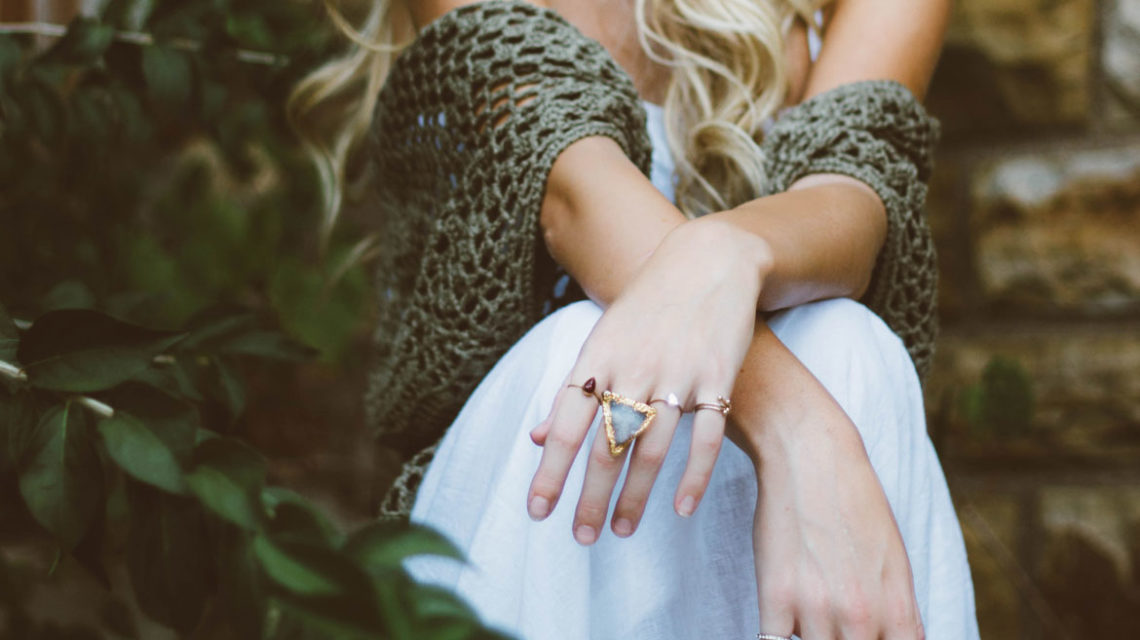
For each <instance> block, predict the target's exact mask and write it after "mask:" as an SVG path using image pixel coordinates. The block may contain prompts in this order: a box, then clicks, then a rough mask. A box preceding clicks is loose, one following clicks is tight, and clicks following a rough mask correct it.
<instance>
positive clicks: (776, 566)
mask: <svg viewBox="0 0 1140 640" xmlns="http://www.w3.org/2000/svg"><path fill="white" fill-rule="evenodd" d="M772 348H773V349H776V350H779V349H780V348H781V347H780V346H779V345H777V346H775V347H772ZM787 357H790V358H791V361H787V362H784V361H783V360H786V358H787ZM772 360H781V362H780V363H779V366H780V371H781V375H780V376H779V379H778V380H775V379H774V377H773V376H771V375H770V374H768V373H765V372H761V373H760V374H759V375H762V376H764V377H765V379H769V378H773V380H771V383H770V384H768V385H766V386H765V387H764V388H763V391H762V392H761V393H758V394H750V395H748V396H741V402H740V403H738V407H736V408H735V409H734V413H733V423H734V424H733V425H732V426H731V427H730V431H729V433H730V435H731V436H732V437H733V439H734V441H736V440H737V439H738V438H740V439H742V440H745V441H746V442H745V446H746V447H747V448H746V451H748V452H749V453H750V455H753V456H754V457H753V460H754V461H755V463H756V476H757V482H758V492H757V502H756V515H755V519H754V521H753V551H754V557H755V560H756V582H757V587H758V594H757V595H758V601H759V606H760V620H761V625H762V627H763V629H762V630H763V632H764V633H770V634H782V635H791V634H792V633H793V632H794V633H795V634H797V635H798V636H800V637H801V638H804V640H819V639H829V638H888V639H896V638H897V639H902V638H908V639H914V638H921V637H923V630H922V622H921V617H920V614H919V612H918V607H917V604H916V601H915V594H914V582H913V578H912V576H911V571H910V562H909V560H908V558H907V555H906V550H905V548H904V547H903V541H902V536H901V534H900V533H899V531H898V525H897V524H896V522H895V519H894V516H893V515H892V513H891V508H890V505H889V504H888V503H887V498H886V495H885V494H884V493H883V490H882V487H881V485H880V484H879V481H878V477H877V476H876V475H875V472H874V469H872V467H871V463H870V460H869V459H868V457H867V453H866V451H865V449H864V447H863V441H862V439H861V438H860V436H859V433H858V431H857V430H856V428H855V425H854V424H853V423H852V422H851V420H850V419H849V418H848V417H847V415H846V414H845V413H844V412H843V409H842V408H841V407H840V406H839V405H838V403H836V402H835V400H834V399H833V398H832V397H831V395H830V394H828V392H827V390H826V389H825V388H824V387H823V386H822V385H821V384H820V383H819V382H818V381H817V380H816V379H815V377H814V376H812V375H811V372H810V371H808V370H807V369H806V368H805V367H804V366H803V365H802V364H801V363H799V361H798V360H797V359H796V358H795V356H794V355H793V354H791V353H790V352H788V351H786V349H785V350H784V353H783V354H779V353H777V354H773V355H772ZM792 361H794V362H792ZM769 363H770V364H775V362H771V361H770V362H769ZM745 371H747V372H749V373H746V374H742V375H741V380H740V382H742V383H746V384H747V383H749V382H750V380H748V379H749V378H752V377H753V375H754V374H753V373H752V372H753V371H754V369H753V368H751V367H746V369H745ZM754 386H755V385H754ZM777 387H778V388H777ZM756 425H761V427H760V428H759V429H757V428H756Z"/></svg>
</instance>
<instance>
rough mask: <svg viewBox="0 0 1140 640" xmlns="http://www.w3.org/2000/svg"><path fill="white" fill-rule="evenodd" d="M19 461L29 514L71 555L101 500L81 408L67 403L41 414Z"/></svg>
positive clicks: (95, 462) (99, 480) (97, 466)
mask: <svg viewBox="0 0 1140 640" xmlns="http://www.w3.org/2000/svg"><path fill="white" fill-rule="evenodd" d="M22 462H23V464H22V465H21V466H22V467H23V468H22V469H21V471H20V494H21V495H22V496H23V497H24V502H25V504H27V506H28V510H29V511H30V512H31V514H32V516H33V517H34V518H35V519H36V521H37V522H39V523H40V524H41V525H43V527H44V528H45V529H47V530H48V531H50V532H51V533H52V535H54V536H55V537H56V540H57V541H58V542H59V544H60V546H61V547H62V548H64V549H65V550H67V551H70V550H71V549H73V548H75V545H76V544H77V543H78V542H79V540H81V539H82V538H83V535H84V533H86V532H87V527H88V525H90V524H91V521H92V519H93V518H94V517H95V515H96V512H97V511H98V510H99V508H100V507H101V506H102V502H103V468H102V465H101V464H100V461H99V455H98V453H96V451H95V447H94V446H93V443H92V438H91V434H90V429H89V427H88V425H87V418H86V415H85V414H84V413H83V409H81V408H80V407H79V406H77V405H75V404H74V403H71V402H68V403H66V404H63V405H58V406H54V407H51V408H50V409H48V410H47V411H46V412H44V414H43V416H42V417H41V418H40V421H39V424H37V425H36V429H35V431H34V433H33V434H32V442H31V444H30V446H29V448H28V451H27V453H26V454H25V456H24V458H23V461H22Z"/></svg>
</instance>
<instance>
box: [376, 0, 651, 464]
mask: <svg viewBox="0 0 1140 640" xmlns="http://www.w3.org/2000/svg"><path fill="white" fill-rule="evenodd" d="M597 135H603V136H608V137H610V138H613V139H614V140H616V141H617V142H618V144H620V145H621V147H622V149H623V150H624V151H625V153H626V155H628V156H629V157H630V158H632V159H633V161H634V162H635V163H636V165H637V166H638V167H640V168H641V170H642V171H643V172H645V173H646V174H648V172H649V167H650V156H651V146H650V143H649V138H648V134H647V133H646V127H645V110H644V108H643V107H642V106H641V103H640V101H639V100H638V97H637V92H636V91H635V90H634V87H633V83H632V82H631V81H630V79H629V77H628V76H627V75H626V74H625V72H624V71H622V69H621V68H620V67H619V66H618V65H617V64H616V63H615V62H614V61H613V59H612V58H611V57H610V56H609V54H608V53H607V52H606V50H605V49H604V48H603V47H602V46H601V45H600V44H599V43H598V42H596V41H594V40H591V39H589V38H586V37H585V36H583V35H582V34H581V33H580V32H579V31H578V30H577V29H575V28H574V27H573V26H571V25H570V24H569V23H568V22H566V21H565V20H564V19H563V18H562V17H560V16H559V15H558V14H556V13H554V12H553V11H550V10H546V9H542V8H539V7H535V6H534V5H531V4H528V3H525V2H484V3H479V4H474V5H469V6H465V7H462V8H459V9H456V10H454V11H451V12H448V13H447V14H445V15H444V16H442V17H440V18H439V19H438V20H436V21H434V22H432V23H431V24H430V25H428V26H427V27H425V28H424V29H423V30H422V31H420V33H419V34H418V36H417V39H416V41H415V42H414V43H412V44H411V45H410V46H409V47H408V48H407V49H406V50H405V51H403V52H402V53H401V54H400V56H399V58H398V59H397V61H396V64H395V65H394V67H393V69H392V71H391V73H390V75H389V77H388V78H387V80H386V82H385V84H384V87H383V89H382V90H381V93H380V96H379V100H378V104H377V106H376V111H375V114H374V125H373V127H372V129H371V138H372V139H371V144H372V149H373V155H374V164H375V167H376V170H377V175H376V184H377V188H378V190H379V193H378V196H379V197H378V201H379V203H380V206H381V207H382V215H383V222H382V224H383V229H382V232H381V233H382V236H381V240H380V241H381V243H382V244H381V247H380V249H381V254H380V255H381V258H380V260H381V264H380V265H379V268H378V270H377V274H378V275H377V284H378V290H379V300H380V312H379V324H378V326H377V328H376V331H375V342H376V345H377V348H378V353H377V357H378V365H377V367H376V369H375V370H374V373H373V375H372V376H371V379H370V381H369V382H370V384H369V390H368V395H367V400H366V406H367V409H368V413H369V420H370V424H371V425H373V426H374V427H375V428H376V429H377V430H378V431H379V432H380V434H381V435H382V436H383V437H384V438H385V440H386V441H387V442H388V443H389V444H392V445H394V446H396V447H397V448H398V449H399V450H401V451H404V452H407V453H409V454H410V453H414V452H415V451H417V450H420V449H422V448H423V447H425V446H427V445H430V444H431V443H433V442H435V441H436V440H438V439H439V437H440V436H441V435H442V433H443V431H444V429H445V428H446V427H447V425H448V424H450V423H451V421H452V420H453V419H454V418H455V416H456V414H457V413H458V412H459V409H460V408H461V407H462V406H463V403H464V402H465V401H466V399H467V397H468V396H469V395H470V394H471V392H472V391H473V390H474V389H475V387H476V386H477V385H478V383H479V381H480V379H482V378H483V376H484V375H486V373H487V372H488V371H489V370H490V369H491V367H492V366H493V365H494V364H495V361H496V360H498V359H499V358H500V357H501V356H502V355H503V354H504V353H506V351H507V350H508V349H509V348H510V346H511V345H512V344H513V343H514V342H515V341H517V340H518V339H519V338H520V337H522V335H523V334H524V333H525V332H526V331H527V330H528V329H529V328H530V327H531V326H533V325H534V324H535V323H536V322H537V321H538V320H539V319H541V317H542V315H543V314H544V313H548V312H549V311H551V310H552V309H553V308H555V307H557V306H559V305H560V304H562V303H564V302H568V301H570V300H571V299H573V297H572V296H567V297H565V298H564V299H563V300H556V299H555V295H554V291H555V280H556V278H557V277H558V275H559V274H558V271H557V269H556V267H555V265H554V263H553V261H552V260H551V259H550V257H549V255H548V254H547V252H546V250H545V246H544V244H543V242H542V241H541V234H540V230H539V225H538V217H539V213H540V211H541V209H542V200H543V196H544V192H545V188H546V178H547V175H548V174H549V173H550V168H551V165H553V163H554V160H555V159H556V158H557V156H558V154H559V153H561V152H562V151H563V150H564V149H565V148H566V147H567V146H569V145H570V144H571V143H573V142H575V141H576V140H579V139H581V138H584V137H587V136H597Z"/></svg>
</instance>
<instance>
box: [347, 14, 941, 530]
mask: <svg viewBox="0 0 1140 640" xmlns="http://www.w3.org/2000/svg"><path fill="white" fill-rule="evenodd" d="M936 131H937V128H936V123H934V122H933V121H932V120H930V118H929V117H927V116H926V114H925V112H923V111H922V109H921V106H920V105H918V103H917V101H915V100H914V98H913V96H911V95H910V94H909V93H908V92H906V90H905V89H902V88H901V86H895V85H893V84H890V83H859V85H851V86H850V87H846V88H840V89H837V90H835V91H832V92H829V93H826V94H823V95H821V96H818V97H816V98H813V99H812V100H810V101H807V102H805V103H804V104H802V105H799V106H797V107H794V108H792V109H790V110H788V111H787V112H785V113H784V115H783V116H782V117H781V119H780V120H779V121H777V123H776V124H775V126H774V127H773V128H772V129H771V130H770V133H769V134H768V137H767V138H766V141H765V143H764V150H765V153H766V154H767V159H768V161H769V162H770V169H769V172H770V179H771V184H770V185H769V187H770V189H769V191H768V193H776V192H779V191H783V190H786V188H787V187H788V186H789V185H790V184H791V183H792V182H794V180H795V179H796V178H798V177H800V176H802V175H806V174H808V173H818V172H835V173H843V174H848V175H851V176H853V177H856V178H858V179H860V180H863V181H864V182H866V183H867V184H869V185H870V186H871V187H872V188H874V189H875V190H876V191H877V192H878V193H879V195H880V196H881V197H882V199H883V201H884V203H885V204H886V206H887V211H888V221H889V230H888V237H887V244H886V246H885V247H884V249H883V254H882V255H881V256H880V257H879V262H878V264H877V266H876V269H875V276H874V283H873V284H872V287H871V289H870V290H869V292H868V294H867V297H866V298H865V301H866V302H867V303H868V306H870V307H871V308H872V309H873V310H875V311H876V312H878V313H879V314H880V315H882V316H883V317H884V318H885V319H886V320H887V322H888V323H889V324H890V326H891V327H892V328H893V329H894V330H895V331H896V332H897V333H899V335H900V336H902V337H903V339H904V341H906V344H907V347H908V349H910V353H911V355H912V356H913V357H914V358H915V363H916V365H917V366H918V368H919V370H920V371H925V368H926V367H927V363H928V361H929V357H930V353H931V351H932V348H931V344H930V343H931V341H932V338H933V331H934V324H933V310H934V270H933V250H932V248H931V246H930V241H929V233H928V231H927V229H926V227H925V220H924V219H923V217H922V213H921V209H922V205H923V199H924V196H925V192H926V188H925V185H924V184H923V182H924V181H925V180H926V179H927V178H928V176H929V172H930V147H931V145H932V144H933V141H934V138H935V136H936ZM592 135H605V136H608V137H610V138H613V139H614V140H616V141H617V142H618V143H619V144H620V145H621V146H622V148H623V150H624V151H625V153H626V155H628V156H629V157H630V158H631V159H632V160H633V161H634V162H635V163H636V164H637V166H638V167H640V168H641V169H642V171H643V172H645V173H648V170H649V164H650V151H651V150H650V146H649V140H648V136H647V134H646V127H645V113H644V110H643V108H642V107H641V105H640V102H639V101H638V98H637V94H636V92H635V91H634V88H633V85H632V83H631V82H630V80H629V78H628V77H627V76H626V74H625V73H624V72H623V71H622V70H621V69H620V68H619V67H618V66H617V65H616V64H615V63H614V62H613V60H612V59H611V58H610V56H609V55H608V54H607V53H606V51H605V50H604V49H603V48H602V47H601V45H599V44H598V43H597V42H595V41H593V40H590V39H588V38H586V37H585V36H583V35H582V34H581V33H580V32H578V31H577V30H576V29H575V28H574V27H573V26H571V25H570V24H569V23H567V22H566V21H565V20H563V19H562V18H561V17H559V16H558V15H557V14H555V13H553V12H551V11H548V10H544V9H540V8H537V7H534V6H533V5H530V4H527V3H523V2H498V1H495V2H484V3H479V4H474V5H468V6H465V7H462V8H460V9H456V10H454V11H451V12H449V13H447V14H445V15H444V16H443V17H441V18H439V19H438V20H436V21H435V22H433V23H432V24H430V25H429V26H427V27H426V28H425V29H424V30H422V31H421V32H420V34H419V36H418V38H417V40H416V41H415V42H414V43H413V44H412V45H411V46H410V47H409V48H408V49H407V50H405V51H404V52H403V53H402V54H401V55H400V57H399V59H398V60H397V62H396V65H395V67H394V68H393V70H392V73H391V75H390V76H389V78H388V80H387V82H386V84H385V85H384V88H383V90H382V92H381V94H380V99H379V103H378V105H377V110H376V114H375V121H374V126H373V128H372V138H373V139H372V143H373V148H374V155H375V164H376V167H377V170H378V175H377V188H378V190H379V194H378V195H379V198H378V200H379V202H380V203H381V205H382V207H383V216H384V221H383V222H384V232H383V233H384V235H383V238H382V242H383V245H382V247H381V249H382V262H381V264H380V265H379V268H378V275H377V282H378V287H379V299H380V317H379V324H378V327H377V330H376V332H375V341H376V344H377V349H378V358H379V362H378V366H377V368H376V370H375V372H374V374H373V375H372V377H371V379H370V385H369V391H368V397H367V408H368V413H369V420H370V424H371V425H373V426H374V428H376V430H377V431H378V432H379V433H380V434H381V435H382V436H383V437H384V439H385V440H386V441H387V442H388V444H390V445H394V446H395V447H397V448H398V449H399V450H401V451H402V452H404V454H405V458H406V459H407V460H408V462H406V463H405V464H404V466H403V468H402V470H401V473H400V475H399V477H398V478H397V480H396V482H395V483H394V485H393V486H392V487H391V488H390V489H389V491H388V493H387V495H386V496H385V498H384V500H383V502H382V504H381V507H380V513H381V515H382V516H385V517H392V518H406V517H407V515H408V514H409V513H410V511H411V507H412V504H413V502H414V499H415V492H416V489H417V488H418V486H419V483H420V481H421V480H422V478H423V475H424V473H425V472H426V470H427V468H428V466H429V464H430V463H431V460H432V456H433V454H434V451H435V447H436V446H437V444H438V441H439V439H440V438H441V437H442V435H443V433H444V431H445V430H446V428H447V426H448V425H449V424H451V422H452V421H453V420H454V418H455V416H456V415H457V413H458V411H459V409H460V408H461V407H462V405H463V403H464V402H465V401H466V399H467V398H468V396H469V395H470V394H471V392H472V391H473V390H474V388H475V387H476V386H477V385H478V383H479V381H480V380H481V379H482V378H483V377H484V376H485V375H486V373H487V372H488V371H489V370H490V369H491V367H492V366H493V365H494V363H495V362H496V360H497V359H498V358H499V357H500V356H502V355H503V354H504V353H505V352H506V351H507V350H508V349H509V348H510V346H511V345H512V344H513V343H514V342H515V341H517V340H518V339H519V338H520V337H521V336H522V335H523V334H524V333H525V332H526V331H527V330H528V329H529V328H530V327H531V326H533V325H534V324H535V323H536V322H537V321H538V320H539V319H540V318H541V317H542V315H543V314H545V313H548V312H549V311H551V310H553V309H554V308H557V307H558V306H560V305H561V304H564V303H566V302H569V301H571V300H573V299H576V297H575V296H574V295H566V296H562V297H561V298H560V297H559V296H556V295H554V293H553V292H554V290H555V286H554V284H555V280H556V279H558V278H559V277H560V273H559V270H558V268H557V267H556V266H555V265H554V264H553V262H552V261H551V259H550V258H549V256H548V255H547V253H546V251H545V248H544V244H543V242H542V240H541V236H540V232H539V227H538V215H539V212H540V210H541V206H542V198H543V195H544V190H545V182H546V177H547V175H548V174H549V172H550V167H551V165H552V164H553V162H554V160H555V158H556V157H557V156H558V154H559V153H561V151H562V150H564V149H565V148H566V147H567V146H568V145H569V144H571V143H572V142H574V141H576V140H578V139H580V138H583V137H586V136H592Z"/></svg>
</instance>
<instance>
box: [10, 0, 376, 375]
mask: <svg viewBox="0 0 1140 640" xmlns="http://www.w3.org/2000/svg"><path fill="white" fill-rule="evenodd" d="M318 4H319V3H303V2H279V1H278V0H240V1H239V0H187V1H185V2H139V1H132V0H119V1H113V2H110V3H109V4H108V6H107V7H106V8H105V10H104V13H103V16H102V19H79V20H76V21H75V22H73V23H72V25H71V27H70V29H69V31H68V33H67V35H66V36H65V37H63V38H60V39H59V40H57V41H56V42H55V43H54V45H53V46H52V47H51V48H49V49H48V50H46V51H44V52H42V53H40V54H39V55H32V54H31V52H30V47H29V45H30V43H31V40H30V39H29V38H27V37H24V36H0V175H3V176H4V178H5V179H4V183H5V186H4V189H3V192H2V193H0V224H2V226H3V229H4V233H3V234H0V300H4V301H5V303H6V304H7V305H8V307H9V309H10V310H14V311H16V312H19V313H23V314H26V313H28V312H31V311H36V310H43V309H48V308H71V309H74V308H90V306H91V304H92V301H93V300H94V299H99V300H102V301H105V302H106V304H108V305H110V304H111V301H112V300H115V298H116V297H117V296H120V295H121V294H122V292H124V291H131V292H133V293H132V295H134V296H147V295H149V296H151V297H152V298H159V299H161V303H160V304H155V303H154V302H155V301H154V300H153V299H152V300H150V302H149V303H147V304H137V302H138V301H137V300H136V301H134V302H136V304H133V305H125V304H122V303H123V302H124V301H121V300H119V301H116V303H117V304H116V306H122V307H125V306H131V309H130V313H127V314H123V313H122V309H109V308H108V309H106V310H111V311H115V312H116V314H117V315H120V316H122V317H127V318H129V319H132V320H136V321H141V322H145V323H147V324H151V325H158V326H175V325H179V324H182V323H183V321H185V320H186V319H187V318H189V317H191V316H193V315H194V314H195V313H198V312H200V311H201V310H202V309H204V308H206V307H208V306H210V305H212V304H215V303H217V302H219V301H224V302H238V301H240V302H241V303H243V304H246V305H250V304H252V306H254V307H256V308H257V309H259V310H263V311H271V312H272V313H273V315H275V316H277V317H279V318H281V321H282V322H283V324H284V325H285V326H286V327H287V328H288V329H290V330H291V332H294V333H295V334H296V335H298V336H300V337H301V338H302V339H303V340H305V341H306V342H307V343H309V344H313V345H315V346H316V347H317V348H318V350H319V351H320V352H321V355H322V357H323V358H325V359H327V360H330V361H331V360H336V359H338V358H341V357H343V356H345V355H347V354H348V353H349V352H348V351H347V346H348V344H349V341H350V340H351V339H352V338H353V336H354V335H355V334H356V333H357V332H359V331H360V328H361V327H362V325H363V323H364V322H366V319H367V314H366V309H367V305H368V298H367V296H368V287H367V278H366V277H365V275H364V271H363V267H361V266H359V265H357V266H356V267H354V268H351V269H349V270H348V271H347V273H346V274H345V275H344V276H343V277H341V278H339V279H337V280H335V281H333V279H332V278H331V274H332V273H333V271H332V266H330V265H335V264H337V263H336V260H337V259H338V258H339V257H341V256H344V255H346V254H347V253H348V251H349V249H350V247H351V246H352V245H353V244H354V243H355V242H356V241H357V240H359V238H360V237H362V233H361V231H360V230H359V229H352V228H349V227H348V225H344V226H342V229H341V230H340V233H339V235H337V236H336V237H334V238H333V239H332V240H331V242H330V244H329V246H328V247H325V248H322V247H320V246H318V242H317V237H318V234H317V233H315V230H316V229H317V228H318V226H319V219H320V214H319V207H320V205H319V188H318V182H317V180H316V177H315V173H314V172H313V170H312V168H311V166H310V163H309V162H308V160H307V159H306V158H305V157H304V156H303V155H302V154H301V152H300V149H299V146H298V144H297V143H296V140H295V138H294V136H293V135H292V133H291V131H290V129H289V127H288V125H287V123H286V121H285V114H284V104H285V99H286V97H287V95H288V92H289V90H290V89H291V88H292V86H293V85H294V84H295V83H296V81H297V79H298V78H299V77H300V76H301V74H302V73H304V72H305V71H306V70H307V69H309V68H310V67H311V66H312V65H313V64H315V63H316V62H318V61H319V60H321V59H323V58H325V57H327V56H328V55H330V54H331V53H332V52H333V50H334V49H333V47H334V46H335V45H336V43H337V41H336V40H334V37H333V33H332V30H331V28H329V27H328V22H327V20H325V19H324V16H323V14H322V12H321V11H320V7H319V6H318ZM116 28H119V29H129V30H131V31H141V32H145V33H147V34H150V35H152V36H153V38H154V44H153V45H149V46H140V45H139V44H136V43H130V42H122V41H119V40H115V39H113V37H112V36H113V34H114V31H115V29H116ZM249 52H253V53H255V54H258V55H254V56H252V57H253V59H252V61H251V60H250V59H249V58H250V55H251V54H250V53H249ZM243 56H244V57H243ZM322 251H323V252H324V253H325V254H326V256H327V258H328V260H327V261H326V260H323V259H322V258H321V253H322ZM59 283H63V284H61V285H59V286H61V287H62V289H61V290H60V291H52V293H51V294H46V295H45V292H49V291H51V290H52V288H53V287H56V286H57V284H59ZM77 292H78V293H83V292H86V294H85V295H80V296H76V295H75V294H76V293H77ZM45 297H46V298H55V299H56V300H45ZM59 299H64V300H66V301H65V302H63V304H60V300H59ZM0 339H2V336H0ZM280 346H281V345H272V344H257V345H252V346H249V348H261V349H268V350H271V351H274V352H276V353H278V354H279V355H281V356H282V357H298V354H296V353H288V352H286V351H285V350H283V349H281V348H280ZM0 348H2V343H0Z"/></svg>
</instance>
